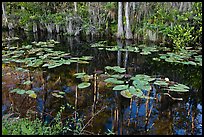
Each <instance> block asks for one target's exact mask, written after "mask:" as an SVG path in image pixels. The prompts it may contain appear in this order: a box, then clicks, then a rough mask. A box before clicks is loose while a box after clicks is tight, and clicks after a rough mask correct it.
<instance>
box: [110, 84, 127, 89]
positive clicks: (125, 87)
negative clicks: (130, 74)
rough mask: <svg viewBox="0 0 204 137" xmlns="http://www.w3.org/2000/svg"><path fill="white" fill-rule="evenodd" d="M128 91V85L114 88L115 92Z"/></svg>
mask: <svg viewBox="0 0 204 137" xmlns="http://www.w3.org/2000/svg"><path fill="white" fill-rule="evenodd" d="M125 89H128V85H117V86H115V87H114V88H113V90H125Z"/></svg>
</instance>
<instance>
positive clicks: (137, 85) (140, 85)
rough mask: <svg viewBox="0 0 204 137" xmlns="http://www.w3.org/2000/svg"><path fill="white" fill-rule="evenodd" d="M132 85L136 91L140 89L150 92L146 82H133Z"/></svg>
mask: <svg viewBox="0 0 204 137" xmlns="http://www.w3.org/2000/svg"><path fill="white" fill-rule="evenodd" d="M133 85H134V86H135V88H136V89H141V90H147V91H149V90H151V86H150V85H149V83H148V81H146V80H138V79H136V80H134V81H133Z"/></svg>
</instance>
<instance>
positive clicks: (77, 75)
mask: <svg viewBox="0 0 204 137" xmlns="http://www.w3.org/2000/svg"><path fill="white" fill-rule="evenodd" d="M85 74H86V73H84V72H82V73H75V74H74V76H76V78H82V77H83V76H84V75H85Z"/></svg>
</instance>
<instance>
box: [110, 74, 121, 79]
mask: <svg viewBox="0 0 204 137" xmlns="http://www.w3.org/2000/svg"><path fill="white" fill-rule="evenodd" d="M110 77H112V78H117V79H121V78H123V77H124V75H118V74H115V75H110Z"/></svg>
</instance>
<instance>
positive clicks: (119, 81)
mask: <svg viewBox="0 0 204 137" xmlns="http://www.w3.org/2000/svg"><path fill="white" fill-rule="evenodd" d="M104 81H105V82H108V83H113V84H123V83H124V81H122V80H117V79H115V78H107V79H105V80H104Z"/></svg>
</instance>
